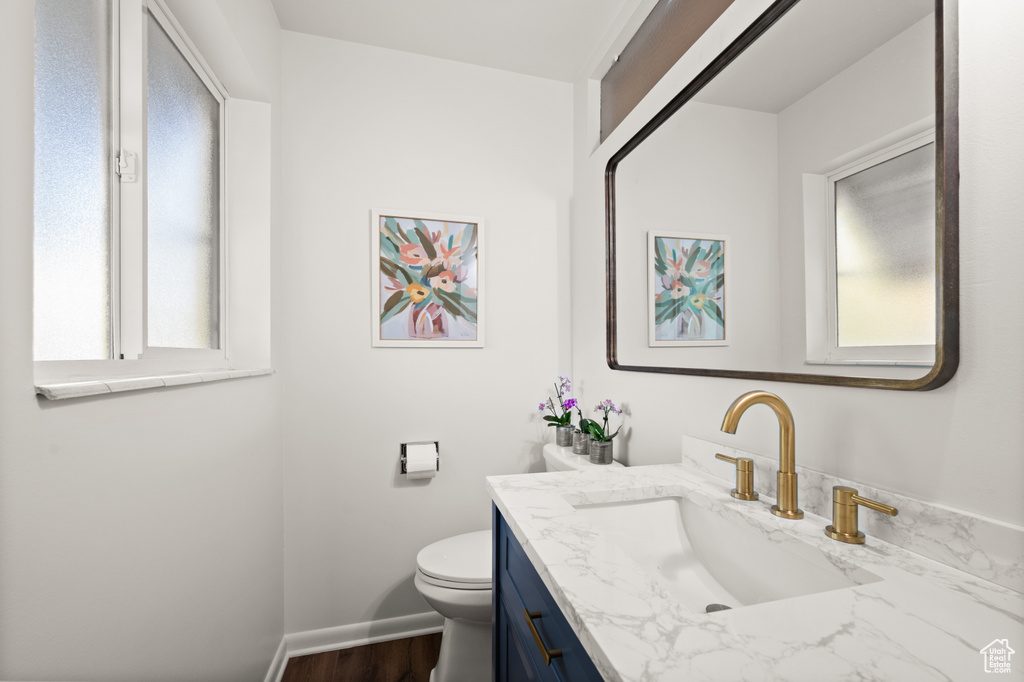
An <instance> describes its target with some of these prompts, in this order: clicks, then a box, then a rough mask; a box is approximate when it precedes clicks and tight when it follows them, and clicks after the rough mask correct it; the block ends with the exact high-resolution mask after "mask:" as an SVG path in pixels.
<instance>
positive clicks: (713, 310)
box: [704, 300, 725, 326]
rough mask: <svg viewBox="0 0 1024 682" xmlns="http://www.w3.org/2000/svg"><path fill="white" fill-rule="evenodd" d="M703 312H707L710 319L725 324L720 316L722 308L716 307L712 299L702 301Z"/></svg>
mask: <svg viewBox="0 0 1024 682" xmlns="http://www.w3.org/2000/svg"><path fill="white" fill-rule="evenodd" d="M704 312H706V313H707V314H708V317H710V318H711V319H712V320H714V321H715V322H717V323H718V324H720V325H723V326H724V325H725V320H724V319H723V318H722V309H721V308H719V307H718V304H716V303H715V302H714V301H712V300H707V301H704Z"/></svg>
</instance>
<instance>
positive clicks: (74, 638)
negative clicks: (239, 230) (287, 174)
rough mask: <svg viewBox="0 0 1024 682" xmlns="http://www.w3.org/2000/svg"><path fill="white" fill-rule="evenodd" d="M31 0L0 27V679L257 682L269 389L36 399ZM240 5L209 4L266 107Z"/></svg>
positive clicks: (276, 592)
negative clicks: (232, 22)
mask: <svg viewBox="0 0 1024 682" xmlns="http://www.w3.org/2000/svg"><path fill="white" fill-rule="evenodd" d="M33 4H34V3H33V2H32V0H8V1H7V2H5V3H4V5H3V10H2V20H0V59H2V62H3V64H4V65H5V66H4V68H3V69H2V70H0V91H2V92H3V93H4V106H3V107H2V108H0V135H2V139H0V146H2V148H3V150H4V153H3V154H2V155H0V604H2V607H0V679H5V680H14V679H26V680H27V679H36V680H39V679H46V680H110V681H115V680H130V681H133V682H137V681H144V680H172V679H173V680H189V679H190V680H204V681H205V680H225V681H238V682H249V681H251V680H255V679H262V677H263V675H264V674H265V673H266V670H267V667H268V666H269V664H270V660H271V658H272V657H273V655H274V652H275V651H276V649H277V646H278V644H279V642H280V640H281V636H282V633H283V597H282V593H283V584H282V583H283V577H282V573H283V568H282V542H283V541H282V533H283V531H282V491H281V477H282V472H281V416H280V409H281V390H280V380H279V379H278V378H277V377H260V378H253V379H242V380H235V381H229V382H220V383H216V384H209V385H202V386H187V387H180V388H173V389H162V390H159V391H142V392H133V393H126V394H119V395H116V396H107V397H99V398H90V399H81V400H73V401H67V402H63V403H49V402H47V401H45V400H43V399H41V398H37V397H36V396H35V395H34V391H33V387H32V386H33V374H32V338H31V335H32V270H31V265H32V170H31V169H32V157H33V151H32V125H33V124H32V102H33V92H32V88H33V84H32V82H33V68H32V64H33ZM246 4H247V5H248V6H247V7H245V8H243V7H242V6H241V5H240V4H239V3H237V2H228V1H226V0H225V2H224V3H223V6H222V11H224V12H225V14H229V15H230V14H231V13H232V12H237V13H239V14H238V16H244V17H247V21H245V22H239V23H238V24H236V30H237V31H238V32H239V37H240V41H241V42H242V43H243V44H245V45H246V46H247V47H246V49H245V50H244V52H245V54H246V55H247V57H248V58H249V59H251V60H252V64H253V69H254V70H255V73H256V75H257V76H258V78H259V80H260V81H261V82H262V84H263V89H264V91H265V92H266V93H267V95H268V97H269V98H270V99H271V101H273V100H275V99H276V97H277V91H278V87H279V86H278V77H277V74H276V72H275V69H274V68H273V65H274V64H276V63H277V61H278V57H277V51H278V49H279V47H278V43H277V41H276V36H278V30H277V25H276V15H275V14H274V12H273V9H272V7H271V6H270V3H269V1H265V2H259V3H246ZM210 7H212V6H210ZM243 26H244V28H242V27H243ZM257 34H258V35H259V37H258V38H253V36H254V35H257ZM250 38H253V39H251V40H250ZM277 149H278V145H275V150H277ZM275 187H276V183H275ZM275 194H276V190H275ZM274 203H275V204H278V203H279V202H278V201H277V200H276V198H275V201H274ZM275 213H276V209H275ZM277 222H278V221H277V220H276V219H275V221H274V230H275V236H274V239H279V235H278V234H277V232H276V231H277ZM275 295H276V292H275ZM275 328H276V325H275Z"/></svg>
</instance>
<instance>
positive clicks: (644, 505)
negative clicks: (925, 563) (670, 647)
mask: <svg viewBox="0 0 1024 682" xmlns="http://www.w3.org/2000/svg"><path fill="white" fill-rule="evenodd" d="M575 509H576V511H577V512H578V513H579V514H581V515H582V516H583V518H584V519H586V520H587V521H588V522H589V523H590V524H591V525H592V526H594V528H595V529H597V530H598V531H600V532H601V533H602V534H603V535H604V536H605V537H606V538H607V539H608V540H609V541H610V542H611V543H613V544H615V545H617V546H618V547H619V548H620V549H622V550H623V551H624V552H625V553H626V554H627V555H629V556H630V557H631V558H632V559H633V560H634V561H636V562H637V563H638V564H640V566H642V567H643V568H645V569H646V570H647V571H648V572H649V573H651V574H652V575H653V576H654V577H655V579H657V580H658V582H660V583H661V584H662V586H664V588H665V589H666V590H667V591H668V592H669V593H671V594H672V595H674V596H675V597H676V599H678V600H679V602H680V603H681V604H682V605H683V606H684V607H686V608H687V609H692V610H694V611H699V612H704V611H705V610H706V609H707V607H708V606H710V605H713V604H720V605H724V606H728V607H730V608H737V607H741V606H749V605H752V604H760V603H763V602H769V601H776V600H778V599H789V598H791V597H799V596H803V595H807V594H815V593H817V592H826V591H829V590H838V589H842V588H846V587H853V586H854V585H863V584H865V583H871V582H875V581H877V580H881V578H879V577H878V576H876V575H875V574H873V573H871V572H869V571H866V570H864V569H862V568H859V567H857V566H854V565H852V564H848V563H846V562H844V561H842V560H838V559H836V558H834V557H830V556H828V555H827V554H825V553H824V552H822V551H821V550H820V549H818V548H817V547H814V546H813V545H810V544H807V543H805V542H803V541H801V540H799V539H797V538H794V537H792V536H790V535H786V534H784V533H782V532H778V531H775V532H773V531H772V530H771V528H770V526H764V527H762V526H759V525H756V524H754V523H753V522H752V521H751V520H749V519H747V518H745V517H744V516H742V515H740V514H737V513H735V512H733V513H728V511H729V510H728V509H726V508H718V509H709V508H706V507H705V506H702V505H701V504H698V503H697V502H696V501H693V500H689V499H686V498H683V497H659V498H653V499H647V500H639V501H634V502H613V503H607V504H590V505H579V506H576V507H575ZM767 513H768V510H767V509H765V514H767ZM798 523H799V522H798ZM804 523H806V522H804ZM710 610H712V611H713V610H715V609H714V608H713V609H710Z"/></svg>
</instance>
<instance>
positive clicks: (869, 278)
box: [835, 143, 935, 346]
mask: <svg viewBox="0 0 1024 682" xmlns="http://www.w3.org/2000/svg"><path fill="white" fill-rule="evenodd" d="M835 207H836V208H835V210H836V292H837V309H838V318H839V320H838V326H839V329H838V334H839V345H840V346H900V345H924V344H933V343H935V144H934V143H931V144H927V145H924V146H922V147H918V148H917V149H914V150H913V151H910V152H907V153H905V154H901V155H900V156H896V157H893V158H891V159H889V160H887V161H884V162H882V163H879V164H878V165H875V166H872V167H870V168H867V169H865V170H862V171H860V172H859V173H855V174H853V175H849V176H847V177H845V178H842V179H840V180H838V181H837V182H836V183H835Z"/></svg>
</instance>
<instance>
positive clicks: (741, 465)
mask: <svg viewBox="0 0 1024 682" xmlns="http://www.w3.org/2000/svg"><path fill="white" fill-rule="evenodd" d="M715 459H720V460H722V461H723V462H728V463H729V464H733V465H735V466H736V487H735V488H733V489H732V496H733V497H735V498H736V499H737V500H756V499H757V498H758V497H759V495H758V494H757V492H755V491H754V460H752V459H751V458H749V457H728V456H726V455H723V454H722V453H720V452H719V453H715Z"/></svg>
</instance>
